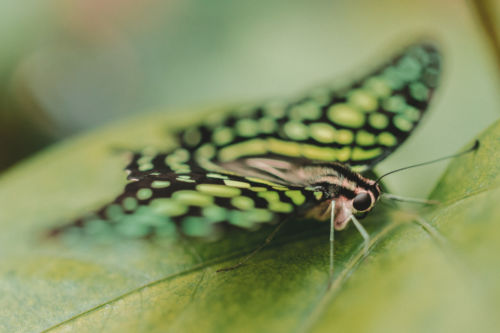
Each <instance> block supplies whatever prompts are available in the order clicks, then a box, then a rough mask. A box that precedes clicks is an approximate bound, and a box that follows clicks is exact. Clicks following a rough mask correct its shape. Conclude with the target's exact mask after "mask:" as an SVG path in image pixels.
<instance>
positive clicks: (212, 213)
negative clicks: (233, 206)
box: [202, 206, 228, 223]
mask: <svg viewBox="0 0 500 333" xmlns="http://www.w3.org/2000/svg"><path fill="white" fill-rule="evenodd" d="M227 212H228V210H227V209H225V208H222V207H219V206H210V207H205V208H203V211H202V213H203V216H204V217H205V218H206V219H207V220H208V222H212V223H213V222H221V221H224V220H225V219H226V218H227Z"/></svg>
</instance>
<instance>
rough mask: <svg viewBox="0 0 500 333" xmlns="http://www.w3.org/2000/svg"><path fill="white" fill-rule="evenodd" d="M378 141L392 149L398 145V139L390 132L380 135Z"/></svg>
mask: <svg viewBox="0 0 500 333" xmlns="http://www.w3.org/2000/svg"><path fill="white" fill-rule="evenodd" d="M377 141H378V142H379V143H380V144H381V145H384V146H387V147H392V146H394V145H395V144H396V143H398V141H397V139H396V137H395V136H394V135H392V134H391V133H389V132H383V133H380V134H379V135H378V137H377Z"/></svg>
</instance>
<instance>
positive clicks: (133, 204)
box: [122, 197, 137, 211]
mask: <svg viewBox="0 0 500 333" xmlns="http://www.w3.org/2000/svg"><path fill="white" fill-rule="evenodd" d="M122 205H123V207H124V208H125V209H126V210H128V211H131V210H134V209H136V208H137V200H136V199H135V198H132V197H127V198H125V199H123V202H122Z"/></svg>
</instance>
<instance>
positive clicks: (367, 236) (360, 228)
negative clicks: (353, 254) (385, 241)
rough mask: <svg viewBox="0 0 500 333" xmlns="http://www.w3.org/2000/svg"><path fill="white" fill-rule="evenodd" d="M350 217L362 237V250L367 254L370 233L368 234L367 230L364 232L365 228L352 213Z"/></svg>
mask: <svg viewBox="0 0 500 333" xmlns="http://www.w3.org/2000/svg"><path fill="white" fill-rule="evenodd" d="M350 219H351V221H352V223H354V226H356V228H357V229H358V231H359V233H360V234H361V236H362V237H363V239H364V243H365V245H364V252H365V255H367V254H368V247H369V246H370V235H369V234H368V232H366V230H365V228H363V226H362V225H361V223H359V221H358V219H357V218H355V217H354V215H351V217H350Z"/></svg>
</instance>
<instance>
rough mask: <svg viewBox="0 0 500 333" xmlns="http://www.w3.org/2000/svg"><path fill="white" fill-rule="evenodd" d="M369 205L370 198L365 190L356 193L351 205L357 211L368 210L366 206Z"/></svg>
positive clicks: (370, 202) (370, 203)
mask: <svg viewBox="0 0 500 333" xmlns="http://www.w3.org/2000/svg"><path fill="white" fill-rule="evenodd" d="M371 205H372V198H371V197H370V195H369V194H368V193H367V192H363V193H360V194H358V195H357V196H356V197H355V198H354V200H353V202H352V206H353V207H354V209H356V210H357V211H358V212H364V211H365V210H368V208H370V207H371Z"/></svg>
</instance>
